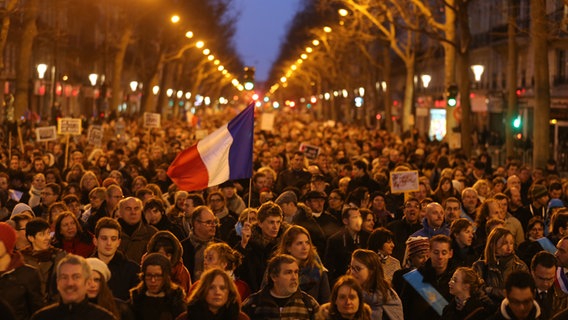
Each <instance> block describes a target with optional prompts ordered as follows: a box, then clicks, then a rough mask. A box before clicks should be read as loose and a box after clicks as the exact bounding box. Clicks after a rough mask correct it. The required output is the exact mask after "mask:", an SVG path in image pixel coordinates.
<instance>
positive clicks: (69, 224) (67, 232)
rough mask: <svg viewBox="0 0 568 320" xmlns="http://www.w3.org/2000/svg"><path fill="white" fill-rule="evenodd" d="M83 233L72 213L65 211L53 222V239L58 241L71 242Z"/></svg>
mask: <svg viewBox="0 0 568 320" xmlns="http://www.w3.org/2000/svg"><path fill="white" fill-rule="evenodd" d="M82 233H83V228H82V227H81V224H80V223H79V220H77V217H76V216H75V214H74V213H72V212H70V211H65V212H63V213H62V214H60V215H59V216H58V217H57V220H55V238H56V239H57V240H59V241H63V240H71V239H73V238H75V237H76V236H77V235H79V234H82Z"/></svg>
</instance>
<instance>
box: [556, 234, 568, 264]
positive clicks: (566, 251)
mask: <svg viewBox="0 0 568 320" xmlns="http://www.w3.org/2000/svg"><path fill="white" fill-rule="evenodd" d="M554 255H555V256H556V260H558V266H559V267H563V268H568V236H564V237H562V239H560V241H558V244H556V253H555V254H554Z"/></svg>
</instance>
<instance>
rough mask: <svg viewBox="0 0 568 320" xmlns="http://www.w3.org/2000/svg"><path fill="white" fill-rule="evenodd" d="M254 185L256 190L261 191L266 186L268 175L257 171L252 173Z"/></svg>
mask: <svg viewBox="0 0 568 320" xmlns="http://www.w3.org/2000/svg"><path fill="white" fill-rule="evenodd" d="M252 183H253V187H254V189H255V190H256V191H260V190H261V189H262V188H265V187H266V175H265V174H264V173H262V172H255V173H254V174H253V175H252Z"/></svg>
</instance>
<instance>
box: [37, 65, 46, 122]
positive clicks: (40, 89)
mask: <svg viewBox="0 0 568 320" xmlns="http://www.w3.org/2000/svg"><path fill="white" fill-rule="evenodd" d="M46 71H47V64H45V63H40V64H38V65H37V76H38V78H39V87H38V92H37V94H38V96H37V97H38V98H37V109H38V110H37V111H38V114H42V111H43V103H42V102H43V99H42V98H43V95H44V94H45V88H44V78H45V73H46Z"/></svg>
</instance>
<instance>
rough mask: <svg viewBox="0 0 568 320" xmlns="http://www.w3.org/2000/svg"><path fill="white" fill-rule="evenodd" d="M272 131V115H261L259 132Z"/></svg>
mask: <svg viewBox="0 0 568 320" xmlns="http://www.w3.org/2000/svg"><path fill="white" fill-rule="evenodd" d="M273 129H274V113H263V114H262V121H261V122H260V130H263V131H272V130H273Z"/></svg>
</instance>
